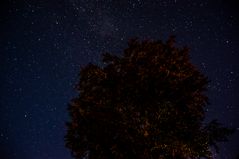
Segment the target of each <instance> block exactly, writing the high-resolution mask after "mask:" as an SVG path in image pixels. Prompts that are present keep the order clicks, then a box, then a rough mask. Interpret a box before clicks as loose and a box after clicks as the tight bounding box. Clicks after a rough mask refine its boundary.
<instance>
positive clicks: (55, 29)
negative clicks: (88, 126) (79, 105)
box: [0, 0, 239, 159]
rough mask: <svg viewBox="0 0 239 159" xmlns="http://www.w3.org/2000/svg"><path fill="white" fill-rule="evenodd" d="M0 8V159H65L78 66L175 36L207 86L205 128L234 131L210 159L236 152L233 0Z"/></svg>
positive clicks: (238, 111)
mask: <svg viewBox="0 0 239 159" xmlns="http://www.w3.org/2000/svg"><path fill="white" fill-rule="evenodd" d="M3 3H4V4H3V5H1V9H0V33H1V34H0V59H1V67H0V82H1V85H0V123H1V127H0V145H1V146H0V156H1V158H3V159H42V158H45V159H71V158H72V157H71V156H70V152H69V150H68V149H66V148H65V147H64V135H65V133H66V127H65V122H66V121H67V120H68V119H69V117H68V112H67V103H68V102H69V101H70V99H71V98H72V97H74V96H75V95H76V92H75V91H74V85H75V83H76V82H77V81H78V79H79V77H78V74H79V70H80V67H82V66H84V65H86V64H87V63H89V62H91V63H95V64H99V65H101V62H100V59H101V53H103V52H106V51H107V52H112V53H114V54H116V55H120V54H121V53H122V50H123V49H124V48H125V47H126V46H127V41H128V39H129V38H133V37H139V38H140V39H161V40H166V39H167V38H168V37H169V36H170V35H176V40H177V43H178V45H179V46H184V45H187V46H189V47H190V50H191V51H190V52H191V60H192V62H193V63H194V64H195V65H196V66H197V67H199V69H200V70H201V71H202V72H203V73H204V74H206V75H207V76H208V78H209V80H210V81H211V82H210V84H209V88H208V92H207V94H208V97H209V101H210V105H209V106H208V107H207V109H206V111H207V118H206V121H208V120H211V119H214V118H216V119H218V120H219V121H220V122H221V123H223V124H224V125H226V126H229V127H233V128H237V130H236V132H235V133H234V134H233V135H232V136H231V137H230V141H229V142H228V143H222V144H221V145H220V148H221V152H220V153H219V154H217V155H215V158H216V159H227V158H228V159H236V156H237V155H238V152H239V144H238V143H239V142H238V141H239V133H238V128H239V101H238V97H239V96H238V89H239V87H238V86H239V85H238V84H239V81H238V79H239V64H238V61H237V60H238V59H239V52H238V50H239V40H238V35H239V30H238V28H239V18H238V17H239V16H238V13H237V7H238V5H237V4H236V3H235V2H231V1H226V0H225V1H224V0H218V1H199V0H195V1H189V0H159V1H155V0H147V1H143V0H128V1H126V0H122V1H112V0H107V1H106V0H58V1H56V0H52V1H38V0H22V1H20V0H19V1H18V0H11V1H10V0H9V1H6V2H3Z"/></svg>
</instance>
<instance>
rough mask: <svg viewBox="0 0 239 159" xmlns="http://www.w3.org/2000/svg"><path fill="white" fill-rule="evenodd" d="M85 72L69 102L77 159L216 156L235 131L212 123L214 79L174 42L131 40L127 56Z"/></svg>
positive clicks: (70, 141) (69, 137) (106, 57)
mask: <svg viewBox="0 0 239 159" xmlns="http://www.w3.org/2000/svg"><path fill="white" fill-rule="evenodd" d="M103 62H104V64H105V66H104V67H99V66H97V65H94V64H88V65H87V66H86V67H84V68H82V69H81V71H80V81H79V83H78V84H77V87H76V89H77V91H78V92H79V96H78V97H76V98H74V99H73V100H72V101H71V102H70V104H69V112H70V117H71V120H70V121H69V122H68V123H67V128H68V131H67V134H66V136H65V140H66V146H67V147H68V148H69V149H70V150H71V151H72V154H73V156H74V157H75V158H77V159H80V158H82V157H84V155H87V156H88V158H90V159H95V158H97V159H108V158H116V159H125V158H129V159H132V158H139V159H140V158H142V159H149V158H150V159H151V158H153V159H154V158H157V159H158V158H162V159H188V158H191V159H197V158H200V157H205V158H208V159H209V158H212V153H211V147H212V146H215V147H216V148H217V142H220V141H225V140H226V139H227V136H228V135H229V134H230V133H231V132H232V130H231V129H228V128H224V127H223V126H221V125H220V124H219V123H218V122H217V121H212V122H210V123H208V124H205V123H204V118H205V111H204V110H205V106H206V105H207V104H208V98H207V96H206V95H205V91H206V89H207V84H208V79H207V77H205V76H204V75H203V74H202V73H201V72H200V71H198V70H197V69H196V67H195V66H194V65H192V63H191V62H190V59H189V49H188V48H186V47H184V48H177V47H176V46H175V42H174V37H170V38H169V40H168V41H167V42H165V43H164V42H162V41H142V42H140V41H138V40H137V39H134V40H131V41H129V45H128V48H127V49H125V50H124V54H123V56H122V57H118V56H114V55H111V54H109V53H105V54H103Z"/></svg>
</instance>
